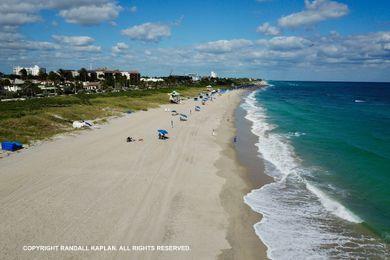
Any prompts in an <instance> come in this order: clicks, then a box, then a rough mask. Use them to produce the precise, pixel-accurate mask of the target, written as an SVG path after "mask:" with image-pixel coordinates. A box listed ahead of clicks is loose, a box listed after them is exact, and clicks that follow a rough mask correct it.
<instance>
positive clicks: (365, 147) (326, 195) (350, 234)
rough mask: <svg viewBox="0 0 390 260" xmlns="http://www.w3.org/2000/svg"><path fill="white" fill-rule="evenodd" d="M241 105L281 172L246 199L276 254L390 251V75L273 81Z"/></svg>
mask: <svg viewBox="0 0 390 260" xmlns="http://www.w3.org/2000/svg"><path fill="white" fill-rule="evenodd" d="M269 84H270V86H268V87H265V88H262V89H259V90H256V91H253V92H252V93H250V94H249V95H248V96H246V97H245V101H244V102H243V103H242V105H241V107H242V108H243V109H244V110H245V111H246V116H245V118H246V119H248V120H249V121H250V122H251V130H252V133H253V134H255V135H256V136H258V140H257V143H256V144H255V145H256V146H257V148H258V156H259V157H260V158H262V159H263V160H264V163H265V172H266V174H268V175H270V176H272V177H273V179H274V181H273V182H272V183H270V184H267V185H264V186H262V187H261V188H259V189H255V190H252V191H251V192H250V193H249V194H247V195H246V196H245V197H244V200H245V202H246V203H247V204H248V205H249V206H250V207H251V208H252V209H253V210H254V211H256V212H259V213H261V214H262V215H263V218H262V220H261V221H260V222H259V223H257V224H255V226H254V228H255V231H256V234H257V235H258V236H259V238H261V240H262V241H263V242H264V243H265V244H266V246H267V247H268V252H267V253H268V256H269V257H270V258H272V259H307V258H310V259H313V258H314V259H326V258H360V257H362V258H375V259H384V258H388V257H389V256H390V246H389V242H390V84H389V83H352V82H295V81H294V82H293V81H291V82H288V81H271V82H269Z"/></svg>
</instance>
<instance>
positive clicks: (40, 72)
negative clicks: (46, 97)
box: [38, 70, 47, 80]
mask: <svg viewBox="0 0 390 260" xmlns="http://www.w3.org/2000/svg"><path fill="white" fill-rule="evenodd" d="M38 78H39V79H40V80H46V79H47V74H46V72H45V71H43V70H40V71H39V73H38Z"/></svg>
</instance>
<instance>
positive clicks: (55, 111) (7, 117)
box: [0, 87, 204, 143]
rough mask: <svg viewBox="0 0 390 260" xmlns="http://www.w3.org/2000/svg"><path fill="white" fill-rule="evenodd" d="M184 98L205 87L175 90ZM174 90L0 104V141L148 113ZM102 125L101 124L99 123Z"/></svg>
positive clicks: (45, 135) (25, 140)
mask: <svg viewBox="0 0 390 260" xmlns="http://www.w3.org/2000/svg"><path fill="white" fill-rule="evenodd" d="M175 90H177V91H179V92H180V93H181V94H182V95H183V96H189V97H191V96H195V95H197V94H198V93H199V92H201V91H202V90H204V88H201V87H190V88H189V87H176V88H175ZM172 91H173V88H165V89H155V90H133V91H127V92H117V93H104V94H91V95H86V94H81V95H73V96H59V97H51V98H40V99H30V100H25V101H12V102H0V141H5V140H13V141H19V142H22V143H29V142H31V141H34V140H42V139H46V138H49V137H51V136H53V135H55V134H59V133H63V132H67V131H72V130H73V129H72V122H73V121H74V120H82V119H83V120H96V119H101V118H105V117H108V116H112V115H118V114H120V113H121V112H125V111H126V110H129V109H130V110H147V109H148V108H154V107H157V106H159V105H160V104H164V103H168V102H169V100H168V95H167V93H170V92H172ZM101 122H104V120H102V121H101Z"/></svg>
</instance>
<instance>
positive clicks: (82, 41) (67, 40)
mask: <svg viewBox="0 0 390 260" xmlns="http://www.w3.org/2000/svg"><path fill="white" fill-rule="evenodd" d="M52 37H53V39H54V40H55V41H57V42H59V43H63V44H69V45H74V46H85V45H90V44H91V43H93V42H94V41H95V39H94V38H91V37H89V36H65V35H53V36H52Z"/></svg>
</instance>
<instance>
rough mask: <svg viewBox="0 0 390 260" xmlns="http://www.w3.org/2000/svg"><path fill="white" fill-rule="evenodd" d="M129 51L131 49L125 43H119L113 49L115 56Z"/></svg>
mask: <svg viewBox="0 0 390 260" xmlns="http://www.w3.org/2000/svg"><path fill="white" fill-rule="evenodd" d="M127 49H129V46H128V45H127V44H126V43H124V42H118V43H117V44H116V45H115V46H113V47H112V48H111V50H112V52H113V53H114V54H115V53H120V52H124V51H126V50H127Z"/></svg>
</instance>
